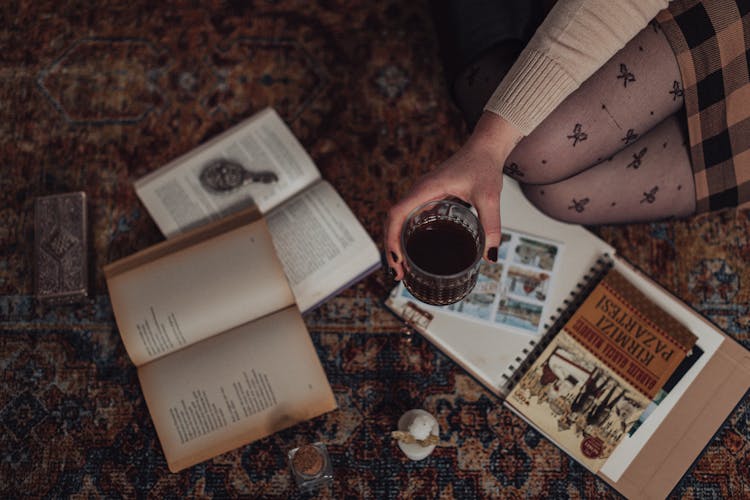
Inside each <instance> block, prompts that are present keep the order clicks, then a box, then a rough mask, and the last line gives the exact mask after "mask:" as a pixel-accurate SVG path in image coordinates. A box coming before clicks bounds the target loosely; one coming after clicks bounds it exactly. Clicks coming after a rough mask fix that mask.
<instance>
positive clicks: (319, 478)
mask: <svg viewBox="0 0 750 500" xmlns="http://www.w3.org/2000/svg"><path fill="white" fill-rule="evenodd" d="M288 458H289V467H290V469H291V470H292V475H293V476H294V481H295V482H296V483H297V487H298V488H299V489H300V490H301V491H305V492H307V491H312V490H314V489H317V488H320V487H322V486H325V485H327V484H331V483H332V482H333V466H332V465H331V458H330V457H329V456H328V450H327V449H326V446H325V445H324V444H323V443H313V444H306V445H303V446H300V447H299V448H294V449H293V450H290V451H289V453H288Z"/></svg>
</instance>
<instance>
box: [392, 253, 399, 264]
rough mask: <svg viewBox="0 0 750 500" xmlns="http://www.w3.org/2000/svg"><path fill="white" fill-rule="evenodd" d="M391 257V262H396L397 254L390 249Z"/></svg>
mask: <svg viewBox="0 0 750 500" xmlns="http://www.w3.org/2000/svg"><path fill="white" fill-rule="evenodd" d="M391 259H393V262H395V263H396V264H398V255H396V252H394V251H393V250H391Z"/></svg>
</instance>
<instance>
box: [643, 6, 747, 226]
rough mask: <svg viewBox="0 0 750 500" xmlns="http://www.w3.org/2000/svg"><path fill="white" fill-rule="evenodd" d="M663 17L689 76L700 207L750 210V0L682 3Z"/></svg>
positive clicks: (685, 86) (689, 120)
mask: <svg viewBox="0 0 750 500" xmlns="http://www.w3.org/2000/svg"><path fill="white" fill-rule="evenodd" d="M657 21H658V22H659V25H660V26H661V28H662V29H663V30H664V34H665V35H666V37H667V39H668V40H669V43H670V44H671V46H672V49H673V50H674V53H675V56H676V57H677V63H678V65H679V67H680V73H681V76H682V84H683V88H682V89H678V88H676V89H674V90H675V91H680V92H683V93H684V97H685V112H686V116H687V128H688V136H689V141H690V157H691V160H692V163H693V175H694V178H695V196H696V201H697V205H696V211H697V212H706V211H709V210H717V209H721V208H726V207H740V208H744V209H747V208H750V0H736V1H735V0H704V1H698V0H676V1H673V2H671V3H670V5H669V8H668V9H667V10H664V11H662V12H661V13H659V15H658V16H657Z"/></svg>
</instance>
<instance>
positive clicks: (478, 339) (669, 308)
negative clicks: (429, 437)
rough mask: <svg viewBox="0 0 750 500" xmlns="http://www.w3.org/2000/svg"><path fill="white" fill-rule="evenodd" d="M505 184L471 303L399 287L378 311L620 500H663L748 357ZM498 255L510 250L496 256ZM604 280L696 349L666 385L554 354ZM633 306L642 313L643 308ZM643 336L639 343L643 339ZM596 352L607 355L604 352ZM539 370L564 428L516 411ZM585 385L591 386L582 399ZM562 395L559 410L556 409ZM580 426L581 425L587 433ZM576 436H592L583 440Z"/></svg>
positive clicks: (747, 373)
mask: <svg viewBox="0 0 750 500" xmlns="http://www.w3.org/2000/svg"><path fill="white" fill-rule="evenodd" d="M504 182H505V184H504V188H503V198H502V206H501V212H502V220H503V233H504V235H506V236H507V237H508V241H504V242H503V245H501V249H500V250H501V251H500V252H499V259H498V264H497V265H496V267H492V266H490V268H487V267H485V269H481V270H480V280H479V283H478V285H477V288H476V289H475V291H476V294H475V297H473V298H472V300H471V301H470V303H466V304H461V303H459V304H458V305H453V306H443V307H432V306H427V305H425V304H423V303H421V302H419V301H417V300H416V299H414V298H413V297H410V296H409V294H408V292H407V291H405V289H404V288H403V286H402V285H398V286H396V287H395V288H394V289H393V290H392V291H391V293H390V294H389V296H388V297H387V298H386V301H385V304H386V306H387V307H388V308H390V309H391V311H392V312H393V313H394V314H396V315H397V316H399V317H400V318H401V319H403V320H404V321H405V322H406V323H407V325H408V326H409V327H410V328H411V329H413V330H415V331H417V332H418V333H420V334H421V335H422V336H424V337H425V338H426V339H427V340H428V341H430V342H431V343H432V344H433V345H435V346H436V347H437V348H438V349H440V350H441V351H442V352H443V353H445V354H446V355H447V356H448V357H450V358H451V359H452V360H453V361H455V362H456V363H457V364H458V365H459V366H461V367H462V368H463V369H464V370H465V371H466V372H467V373H468V374H469V375H471V376H472V377H473V378H474V379H475V380H477V381H478V382H479V383H481V384H482V385H483V386H485V387H486V388H487V389H488V390H489V391H490V392H492V393H493V394H495V395H496V396H497V397H498V398H499V399H500V400H501V401H502V404H503V405H504V406H505V407H507V408H508V409H510V410H511V411H513V412H514V413H516V414H517V415H519V416H520V417H521V418H523V419H524V420H526V421H527V422H529V423H530V425H532V426H533V427H535V428H536V429H537V430H538V431H539V432H541V433H542V434H543V435H545V436H546V437H547V438H548V439H550V441H552V442H553V443H555V444H556V445H557V446H559V447H560V448H561V449H562V450H563V451H565V452H566V453H568V454H569V455H570V456H571V457H572V458H573V459H575V460H576V461H578V462H580V463H582V464H583V465H584V466H586V467H587V468H588V469H589V470H590V471H591V472H592V473H594V474H596V475H598V476H599V477H601V478H602V479H603V480H604V481H606V482H607V483H608V484H610V485H611V486H613V487H614V488H615V489H616V490H617V491H618V492H620V493H621V494H623V495H625V496H626V497H637V498H664V497H665V496H667V495H668V494H669V492H670V491H671V490H672V489H673V488H674V486H675V485H676V484H677V482H678V481H679V479H680V478H681V477H682V475H683V474H685V472H686V471H687V470H688V469H689V468H690V466H691V464H692V463H693V462H694V461H695V460H696V459H697V458H698V456H699V455H700V453H701V451H702V450H703V448H704V447H705V445H706V444H707V443H708V442H709V441H710V440H711V438H712V437H713V436H714V434H715V433H716V431H717V430H718V429H719V427H720V426H721V424H722V423H723V421H724V420H725V419H726V418H727V417H728V415H729V414H730V412H731V411H732V410H733V409H734V408H735V406H736V405H737V404H738V403H739V402H740V400H741V399H742V398H743V396H744V395H745V394H746V393H747V391H748V389H749V388H750V353H749V352H748V351H747V349H745V348H744V347H742V346H741V345H739V344H738V343H737V342H735V341H734V340H733V339H731V338H730V337H728V336H727V335H725V334H724V333H723V332H722V331H721V330H720V329H719V328H717V327H716V326H715V325H713V324H712V323H710V322H709V321H707V320H706V319H705V318H704V317H702V316H701V315H700V314H698V313H697V312H695V311H694V310H693V309H691V308H690V307H689V306H687V305H686V304H684V303H683V302H682V301H680V300H679V299H678V298H677V297H675V296H674V295H672V294H671V293H670V292H668V291H667V290H665V289H663V288H662V287H661V286H660V285H659V284H657V283H656V282H655V281H653V280H652V279H651V278H650V277H648V276H646V275H645V274H644V273H642V272H641V271H639V270H638V269H636V268H634V267H633V266H632V265H631V264H629V263H628V262H627V261H625V260H624V259H622V258H621V257H619V256H618V255H617V254H616V251H615V249H614V248H612V247H611V246H610V245H608V244H607V243H606V242H604V241H602V240H600V239H599V238H597V237H596V236H595V235H593V234H592V233H590V232H588V231H586V230H585V229H584V228H582V227H580V226H575V225H570V224H564V223H560V222H557V221H555V220H553V219H551V218H549V217H547V216H546V215H544V214H542V213H540V212H539V211H538V210H537V209H536V208H534V207H533V206H532V205H531V204H529V203H528V201H527V200H526V199H525V197H524V196H523V195H522V193H521V191H520V189H519V187H518V185H517V184H516V183H515V181H513V180H512V179H510V178H507V177H506V179H505V181H504ZM508 235H509V236H508ZM503 246H507V248H506V251H505V252H503ZM610 274H611V275H615V274H617V275H618V278H617V279H618V280H621V281H624V282H626V285H625V286H627V287H628V288H633V289H636V290H637V292H638V295H639V296H643V297H645V298H647V302H649V303H652V305H653V306H654V307H656V308H657V309H658V310H659V311H661V316H662V317H669V318H671V319H670V320H669V321H674V324H670V325H669V326H667V327H664V328H663V329H667V330H673V329H674V328H680V329H683V330H685V331H688V332H689V334H690V335H691V336H693V337H694V339H695V340H694V344H693V345H692V347H690V348H689V350H688V351H687V352H685V353H684V354H685V355H684V357H683V358H682V361H680V362H679V364H678V366H677V367H676V368H674V367H673V368H674V369H673V371H672V372H671V373H672V374H671V376H670V377H668V378H667V379H666V380H661V379H660V380H658V381H654V380H652V379H653V378H654V377H649V374H648V373H641V372H639V371H637V370H636V368H635V367H634V368H632V373H628V369H627V365H624V366H626V368H622V367H620V371H621V373H620V374H608V375H603V376H602V375H598V373H599V372H598V371H595V370H592V369H591V367H586V366H581V367H576V366H575V365H576V364H577V363H576V360H575V359H573V358H572V357H571V356H569V355H566V354H567V352H566V351H565V348H567V349H572V348H571V346H570V345H568V344H566V345H565V346H562V347H561V346H560V345H559V342H558V341H559V340H560V339H562V338H563V334H561V332H562V331H563V330H564V329H563V326H564V325H565V324H566V323H567V322H569V321H571V318H572V317H573V316H574V314H576V312H577V311H579V310H580V309H581V306H582V304H583V302H584V301H585V300H586V298H587V297H589V296H590V294H591V293H592V291H593V290H594V289H595V288H596V287H597V285H599V284H600V283H602V281H603V279H605V277H608V276H609V275H610ZM618 283H619V282H618ZM472 293H473V294H474V292H472ZM628 293H629V292H628ZM470 298H471V296H470ZM465 300H466V299H465ZM462 302H464V301H462ZM603 304H604V302H603V303H602V305H601V307H606V309H607V311H608V312H610V313H611V312H612V311H614V310H615V306H614V305H612V304H614V303H610V302H607V303H606V304H607V305H606V306H604V305H603ZM638 304H639V309H643V307H642V303H641V302H640V301H639V302H638ZM646 309H649V310H650V309H651V306H648V307H647V308H646ZM645 316H646V320H645V321H647V322H648V321H650V316H649V315H648V314H645ZM595 321H596V320H595ZM602 321H604V323H603V324H602V325H600V327H601V328H603V329H606V330H607V331H610V332H614V329H616V328H619V329H623V328H624V327H623V325H628V324H630V323H629V321H631V319H628V317H625V316H622V315H621V316H617V315H616V314H615V315H610V317H608V318H604V319H602ZM618 321H619V322H620V323H622V324H619V323H618ZM633 324H635V323H633ZM632 328H637V327H636V326H633V327H632ZM577 330H578V332H577V333H578V335H579V337H581V336H583V341H584V342H589V344H592V345H593V348H596V347H597V343H596V342H595V341H593V340H592V338H593V337H592V338H589V339H588V340H587V338H586V337H585V335H586V333H588V332H589V330H588V329H587V328H584V327H583V326H581V325H579V326H578V327H577ZM644 332H645V330H644V331H642V332H641V333H640V335H641V336H644V335H647V334H646V333H644ZM574 333H575V332H574ZM648 335H650V337H649V339H650V340H648V343H649V344H650V345H655V343H656V341H657V336H655V335H652V333H648ZM566 336H567V335H566ZM622 338H623V339H624V338H625V337H624V336H623V337H622ZM623 341H624V340H623ZM579 343H580V342H579ZM633 345H634V346H635V345H636V344H633ZM558 347H560V349H558V350H557V352H556V353H555V356H554V357H553V359H550V358H549V357H545V356H547V355H546V354H545V352H546V350H548V349H557V348H558ZM589 347H591V345H590V346H589ZM599 347H600V348H602V349H607V346H606V345H605V344H604V343H601V344H600V345H599ZM610 348H611V346H610ZM633 349H634V350H636V349H638V348H637V347H633ZM664 349H665V348H664V347H660V350H659V352H658V353H656V352H654V353H649V352H647V350H646V349H645V348H643V349H642V350H639V351H638V353H639V354H640V355H641V357H645V359H648V356H650V355H653V356H662V354H664V353H666V352H667V351H665V350H664ZM600 355H602V356H607V353H604V354H603V353H600ZM608 355H609V357H611V358H612V359H610V363H611V364H613V365H615V366H614V368H618V366H617V363H616V361H617V360H620V359H621V360H622V361H621V363H624V362H625V361H624V359H625V358H619V357H618V356H617V355H616V351H615V350H611V349H610V350H609V351H608ZM672 356H675V355H666V354H664V355H663V356H662V359H661V361H675V360H677V359H678V357H677V356H675V357H674V358H673V357H672ZM665 357H666V358H667V359H664V358H665ZM545 362H546V365H547V366H546V374H544V375H545V377H546V379H545V382H548V381H549V385H548V386H547V387H546V388H545V392H548V391H547V388H551V390H550V391H549V392H548V393H547V394H545V395H543V396H542V399H544V398H547V400H546V401H549V399H550V396H552V397H553V400H554V402H553V403H552V405H549V404H547V403H546V402H545V403H544V404H547V407H548V408H547V409H548V410H549V411H550V413H555V412H559V413H560V414H561V415H562V414H565V413H566V412H568V416H569V417H571V418H570V419H568V420H569V421H568V420H565V419H558V420H555V421H554V426H552V427H549V426H547V427H546V428H545V425H544V423H542V424H540V423H539V422H538V421H537V420H538V419H537V418H536V416H535V415H534V412H533V411H529V410H527V406H526V405H525V404H522V403H520V402H519V401H520V400H519V399H516V400H515V401H511V398H510V396H511V395H512V394H513V393H514V390H519V387H520V386H521V385H522V383H523V380H524V377H526V376H529V374H530V373H532V372H534V369H535V367H536V368H540V369H539V370H538V372H537V373H536V374H535V375H534V376H535V377H537V378H539V379H541V377H542V374H543V372H544V371H545V368H543V367H540V365H542V364H545ZM563 366H564V367H565V369H566V370H567V371H565V370H563ZM618 376H619V378H624V377H625V378H626V377H630V382H631V383H632V384H640V389H641V392H643V393H644V394H648V396H643V395H642V394H641V395H639V396H636V394H635V391H631V392H633V394H631V393H630V392H625V391H623V388H624V386H620V385H618V384H615V383H614V382H613V380H615V379H616V378H618ZM607 377H610V378H611V380H610V379H608V378H607ZM584 380H588V382H589V385H588V392H586V384H585V382H584ZM532 382H533V379H532ZM555 382H557V383H556V384H555ZM574 388H575V389H576V390H575V391H573V389H574ZM657 388H658V389H657ZM560 395H564V397H567V398H568V401H567V402H565V401H564V399H560V400H558V399H559V396H560ZM579 395H580V397H578V400H577V401H576V396H579ZM522 396H523V394H522ZM592 396H595V397H592ZM644 397H645V398H647V399H648V401H647V403H648V404H647V407H646V408H645V409H642V411H640V413H639V414H638V416H637V418H636V417H635V416H634V415H635V413H636V412H634V411H633V407H634V406H636V405H637V404H645V402H644V400H643V398H644ZM534 398H535V399H534V400H532V402H530V405H531V404H536V403H537V402H538V400H537V399H536V398H537V396H534ZM574 401H575V402H576V407H577V409H578V410H583V409H586V410H588V414H590V415H588V416H587V413H585V412H584V413H582V412H580V411H579V412H578V413H581V414H582V415H583V417H580V416H579V417H577V418H583V419H584V423H586V424H596V425H598V426H599V427H601V428H603V429H604V430H603V431H602V432H601V433H600V434H599V435H596V436H593V438H592V439H589V440H587V441H586V443H585V444H583V445H582V443H581V442H571V441H570V439H568V437H569V436H570V435H575V432H576V430H575V428H574V427H575V425H576V422H575V418H572V417H573V416H572V415H571V412H570V406H571V405H572V404H573V402H574ZM638 402H640V403H638ZM566 405H567V406H566ZM579 407H580V408H579ZM618 412H619V413H620V414H623V415H625V414H630V415H631V418H630V419H628V420H627V422H626V424H627V425H628V428H627V431H625V430H621V429H620V427H622V425H621V424H620V423H619V422H618V421H617V419H613V418H609V417H610V416H611V415H613V414H617V413H618ZM628 412H629V413H628ZM586 418H588V419H589V421H590V422H585V419H586ZM630 420H634V422H631V421H630ZM558 425H560V427H561V428H562V429H563V431H562V433H561V431H559V430H558V427H557V426H558ZM566 427H567V429H572V430H573V431H572V433H569V434H568V437H566V435H565V434H564V432H565V430H566V429H565V428H566ZM581 435H582V436H584V435H586V436H585V437H590V436H588V435H587V434H586V430H585V429H584V432H581ZM610 435H612V436H617V438H618V439H616V440H615V439H611V438H610ZM614 441H616V442H614ZM586 454H589V455H594V459H593V460H594V461H593V462H591V461H588V460H589V459H588V458H587V456H586ZM587 461H588V462H587Z"/></svg>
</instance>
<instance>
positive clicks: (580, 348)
mask: <svg viewBox="0 0 750 500" xmlns="http://www.w3.org/2000/svg"><path fill="white" fill-rule="evenodd" d="M695 341H696V337H695V335H693V334H692V333H690V331H689V330H687V328H685V327H684V326H683V325H681V324H680V323H679V322H677V321H676V320H675V319H674V318H673V317H671V316H670V315H669V314H667V313H666V312H665V311H663V310H662V309H661V308H659V307H658V306H657V305H656V304H654V303H653V302H652V301H651V300H649V299H648V298H647V297H646V296H645V295H644V294H642V293H641V292H639V291H638V289H637V288H635V287H634V286H633V285H631V284H630V283H629V282H628V281H627V280H626V279H625V277H623V276H622V274H620V273H619V272H617V271H616V270H610V271H609V272H608V273H607V274H606V275H605V276H604V278H603V279H602V280H601V281H600V282H599V283H598V284H597V285H596V286H595V287H594V288H593V290H592V291H591V293H590V294H589V295H588V297H587V298H586V299H585V300H583V302H582V303H581V304H580V305H579V306H576V307H575V309H574V310H573V311H572V313H571V315H570V317H569V318H568V319H567V320H566V321H565V322H564V323H563V324H562V327H561V329H560V331H559V332H558V333H557V334H556V335H554V337H553V338H552V340H551V341H550V343H549V344H548V345H547V347H546V348H545V350H544V351H543V352H542V354H541V355H540V356H539V357H538V358H537V359H536V361H535V362H534V364H533V365H532V366H531V369H530V370H529V371H527V372H526V374H525V375H524V376H523V377H522V378H521V380H520V381H519V383H518V384H517V385H516V386H515V388H514V389H513V391H511V393H510V394H509V396H508V399H507V402H508V404H510V405H512V406H514V407H515V409H516V410H517V411H518V412H519V413H520V414H522V415H523V416H524V417H526V418H527V419H528V420H530V421H531V422H533V423H534V424H535V425H537V426H538V427H539V428H540V430H542V431H544V432H545V433H546V434H548V435H550V436H552V437H554V438H555V440H556V441H557V442H558V443H559V444H560V445H561V447H563V448H564V449H565V451H567V452H568V453H570V454H571V455H572V456H574V457H575V458H576V459H577V460H578V461H580V462H581V463H582V464H584V465H586V466H587V467H588V468H589V469H591V470H592V471H598V470H599V468H600V467H601V465H602V464H603V463H604V462H605V461H606V460H607V458H609V456H610V455H611V453H612V450H614V448H615V447H616V446H617V444H618V443H619V442H620V440H621V439H622V438H623V437H624V436H625V434H626V433H627V432H628V430H629V429H630V427H632V426H633V425H634V424H635V423H636V422H637V421H638V418H639V417H640V415H641V414H642V413H643V411H644V410H645V409H646V408H647V407H648V405H649V404H650V402H651V401H652V400H653V399H654V397H655V396H656V395H657V393H658V391H659V390H660V389H661V388H662V386H663V385H664V384H665V383H666V381H667V380H668V379H669V377H670V376H671V375H672V373H673V372H674V370H675V369H676V368H677V366H678V365H679V364H680V362H682V360H683V359H685V357H686V355H687V353H688V351H689V350H690V349H691V348H692V347H693V345H694V344H695Z"/></svg>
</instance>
